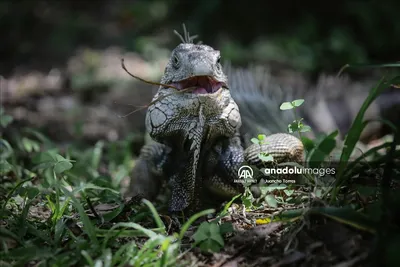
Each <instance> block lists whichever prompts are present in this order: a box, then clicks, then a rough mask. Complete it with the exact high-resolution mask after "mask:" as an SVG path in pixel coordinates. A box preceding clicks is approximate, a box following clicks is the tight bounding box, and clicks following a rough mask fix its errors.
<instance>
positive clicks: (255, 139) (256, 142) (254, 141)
mask: <svg viewBox="0 0 400 267" xmlns="http://www.w3.org/2000/svg"><path fill="white" fill-rule="evenodd" d="M250 141H251V142H252V143H253V144H256V145H257V144H259V143H260V140H258V139H257V138H254V137H253V138H251V140H250Z"/></svg>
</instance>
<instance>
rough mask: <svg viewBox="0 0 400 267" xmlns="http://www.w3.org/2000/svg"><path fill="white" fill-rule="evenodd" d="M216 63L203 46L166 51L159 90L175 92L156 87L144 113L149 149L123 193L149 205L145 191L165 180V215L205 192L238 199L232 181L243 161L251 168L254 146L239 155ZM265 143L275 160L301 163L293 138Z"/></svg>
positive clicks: (234, 121) (233, 114)
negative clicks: (141, 198)
mask: <svg viewBox="0 0 400 267" xmlns="http://www.w3.org/2000/svg"><path fill="white" fill-rule="evenodd" d="M219 61H220V55H219V51H217V50H214V49H213V48H211V47H209V46H206V45H195V44H192V43H182V44H180V45H178V46H177V48H175V49H174V51H173V52H172V55H171V58H170V60H169V62H168V64H167V66H166V69H165V72H164V75H163V77H162V79H161V83H162V84H169V85H172V86H175V87H177V88H178V89H180V90H176V89H174V88H169V87H162V86H161V87H160V88H159V90H158V93H157V94H156V95H155V96H154V99H153V101H152V104H151V105H150V106H149V107H148V111H147V115H146V128H147V131H148V132H149V134H150V136H151V138H152V139H153V140H154V141H156V142H154V143H152V144H149V145H147V146H145V148H143V149H142V154H141V156H140V159H139V162H138V163H137V164H136V167H135V170H134V172H133V176H134V177H133V180H132V184H131V191H132V192H131V194H136V193H141V194H142V195H143V196H144V197H147V198H154V196H155V195H156V194H157V193H158V192H157V190H154V186H153V187H152V186H151V184H152V183H153V182H154V180H159V179H162V177H165V178H166V179H167V180H168V183H169V186H170V188H171V193H172V196H171V202H170V205H169V207H170V211H171V212H180V211H189V213H191V212H193V211H195V210H197V209H199V208H200V206H201V203H202V200H201V195H202V194H204V192H206V191H207V190H208V192H211V193H213V194H215V195H218V196H222V197H225V198H229V197H232V196H234V195H235V194H237V193H240V192H243V187H242V185H241V184H237V183H236V184H235V183H234V182H233V180H234V179H237V172H238V169H239V167H240V166H242V165H243V163H244V162H245V161H247V162H248V163H250V164H257V163H258V158H257V157H255V155H258V153H259V152H260V146H259V145H253V146H250V147H249V148H248V149H247V150H244V149H243V147H242V145H241V141H240V136H239V129H240V126H241V124H242V123H241V116H240V112H239V108H238V106H237V104H236V103H235V101H234V99H233V98H232V96H231V94H230V90H229V88H228V80H227V77H226V76H225V74H224V72H223V70H222V66H221V64H220V62H219ZM206 77H207V78H206ZM188 79H189V80H188ZM196 83H197V85H196V86H195V88H193V89H192V90H190V91H181V90H183V89H185V88H187V87H191V86H194V84H196ZM267 141H269V145H263V146H262V147H261V150H262V151H264V152H268V153H270V154H272V155H273V156H277V159H278V160H279V159H282V160H288V161H297V162H299V161H302V159H303V145H302V143H301V141H300V140H298V139H297V138H295V137H294V136H292V135H289V134H275V135H271V136H269V137H268V140H267ZM154 148H157V149H154ZM280 156H283V157H280ZM161 162H162V163H161ZM157 183H158V182H157ZM155 187H158V186H157V185H156V186H155ZM140 188H142V189H140ZM143 188H147V189H143ZM150 188H151V189H150Z"/></svg>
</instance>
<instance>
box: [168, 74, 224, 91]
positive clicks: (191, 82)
mask: <svg viewBox="0 0 400 267" xmlns="http://www.w3.org/2000/svg"><path fill="white" fill-rule="evenodd" d="M173 85H174V86H176V87H177V88H179V89H186V88H190V87H195V88H196V89H194V90H193V91H191V92H192V93H194V94H210V93H215V92H216V91H218V89H219V88H221V87H222V83H220V82H217V81H215V80H213V79H212V78H210V77H207V76H200V77H192V78H189V79H186V80H183V81H181V82H178V83H174V84H173Z"/></svg>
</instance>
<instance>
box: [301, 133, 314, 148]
mask: <svg viewBox="0 0 400 267" xmlns="http://www.w3.org/2000/svg"><path fill="white" fill-rule="evenodd" d="M301 141H302V143H303V145H304V149H305V150H306V151H307V152H310V151H311V150H312V149H313V148H314V147H315V144H314V141H313V140H311V139H309V138H307V137H304V136H302V137H301Z"/></svg>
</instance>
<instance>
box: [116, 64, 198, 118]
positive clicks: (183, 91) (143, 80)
mask: <svg viewBox="0 0 400 267" xmlns="http://www.w3.org/2000/svg"><path fill="white" fill-rule="evenodd" d="M121 66H122V69H123V70H124V71H125V72H126V73H128V74H129V75H130V76H131V77H133V78H135V79H138V80H139V81H141V82H144V83H147V84H152V85H159V86H163V87H166V88H173V89H175V90H177V91H176V92H173V93H170V94H166V95H162V96H160V97H158V98H157V99H155V100H153V101H151V102H150V103H149V104H148V105H145V106H142V107H140V108H137V109H135V110H133V111H131V112H129V113H127V114H125V115H118V114H116V115H117V116H118V117H119V118H125V117H127V116H129V115H131V114H133V113H135V112H138V111H139V110H142V109H144V108H148V107H149V106H150V105H154V104H155V103H157V102H158V101H161V100H162V99H164V98H166V97H168V96H171V95H175V94H182V93H185V92H188V91H192V90H194V89H196V87H195V86H193V87H188V88H185V89H179V88H177V87H175V86H173V85H170V84H163V83H157V82H152V81H147V80H145V79H143V78H140V77H138V76H136V75H133V74H132V73H130V72H129V71H128V69H127V68H126V66H125V63H124V59H123V58H121Z"/></svg>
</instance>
